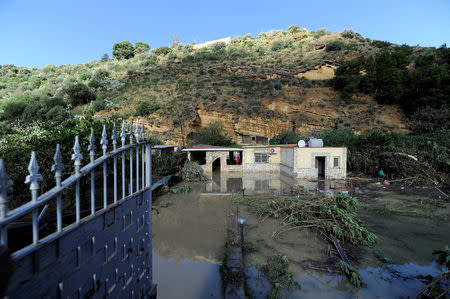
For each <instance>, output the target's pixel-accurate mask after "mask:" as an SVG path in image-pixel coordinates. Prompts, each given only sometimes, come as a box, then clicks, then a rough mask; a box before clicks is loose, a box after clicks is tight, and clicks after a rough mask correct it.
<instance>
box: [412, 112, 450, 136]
mask: <svg viewBox="0 0 450 299" xmlns="http://www.w3.org/2000/svg"><path fill="white" fill-rule="evenodd" d="M409 128H410V129H411V131H412V132H413V133H414V134H423V133H432V132H434V131H438V130H450V107H448V106H445V105H444V106H442V107H441V108H439V109H437V108H433V107H428V106H427V107H424V108H421V109H418V110H417V111H416V112H415V113H414V114H413V115H412V116H411V121H410V124H409Z"/></svg>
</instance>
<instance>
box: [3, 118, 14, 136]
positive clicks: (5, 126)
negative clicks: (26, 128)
mask: <svg viewBox="0 0 450 299" xmlns="http://www.w3.org/2000/svg"><path fill="white" fill-rule="evenodd" d="M14 133H16V130H15V129H14V127H13V126H11V124H10V123H9V122H7V121H1V122H0V138H2V137H3V136H5V135H8V134H14Z"/></svg>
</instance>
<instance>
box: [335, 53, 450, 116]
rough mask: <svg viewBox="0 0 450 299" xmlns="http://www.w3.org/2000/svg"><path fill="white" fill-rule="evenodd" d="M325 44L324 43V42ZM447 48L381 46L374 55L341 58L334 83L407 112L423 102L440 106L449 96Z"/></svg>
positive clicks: (340, 87) (422, 104) (346, 91)
mask: <svg viewBox="0 0 450 299" xmlns="http://www.w3.org/2000/svg"><path fill="white" fill-rule="evenodd" d="M327 47H328V44H327ZM449 53H450V49H449V48H447V46H446V45H443V46H441V47H440V48H438V49H434V48H423V49H420V50H419V51H414V49H413V48H412V47H408V46H400V47H394V48H384V50H382V51H381V52H379V53H378V54H376V55H375V56H369V57H360V58H358V59H354V60H350V61H346V62H343V63H342V64H341V65H340V66H339V68H338V69H337V70H336V73H335V74H336V76H335V78H334V86H335V88H336V89H338V90H341V91H342V92H343V93H344V95H345V96H346V97H348V96H351V94H353V93H355V92H365V93H370V94H374V95H375V97H376V99H377V101H378V102H379V103H381V104H399V105H400V106H401V107H402V108H403V110H404V111H405V112H407V113H409V114H411V113H413V112H415V111H416V110H417V109H418V108H421V107H424V106H431V107H440V106H442V105H444V104H448V103H449V98H450V88H449V86H450V61H449V56H450V54H449Z"/></svg>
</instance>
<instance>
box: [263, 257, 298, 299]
mask: <svg viewBox="0 0 450 299" xmlns="http://www.w3.org/2000/svg"><path fill="white" fill-rule="evenodd" d="M288 266H289V259H288V258H287V256H285V255H282V254H274V255H273V256H269V257H268V258H267V261H266V263H265V264H264V265H261V266H259V269H260V270H261V271H262V272H263V273H264V275H265V276H266V277H267V279H268V280H269V282H270V284H271V286H272V290H271V292H270V293H269V295H268V296H267V298H280V296H281V293H282V290H283V289H286V290H294V289H300V285H299V284H298V282H296V281H295V280H294V275H293V274H292V272H290V271H289V270H288Z"/></svg>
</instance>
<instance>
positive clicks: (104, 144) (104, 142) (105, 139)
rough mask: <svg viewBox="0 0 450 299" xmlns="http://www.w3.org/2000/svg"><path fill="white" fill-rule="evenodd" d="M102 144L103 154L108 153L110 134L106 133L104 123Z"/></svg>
mask: <svg viewBox="0 0 450 299" xmlns="http://www.w3.org/2000/svg"><path fill="white" fill-rule="evenodd" d="M100 144H101V145H102V149H103V155H106V150H107V149H108V135H107V134H106V126H105V125H103V132H102V140H100Z"/></svg>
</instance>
